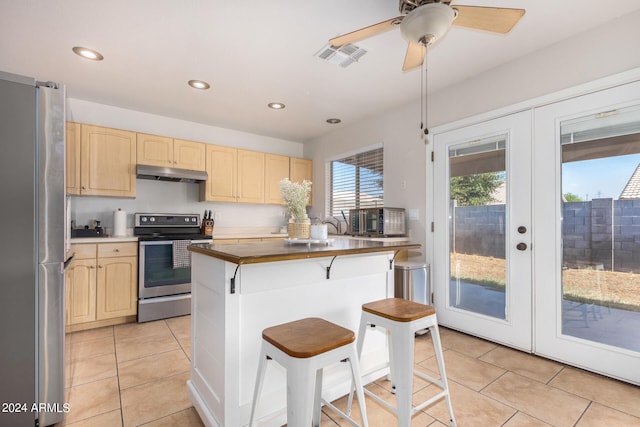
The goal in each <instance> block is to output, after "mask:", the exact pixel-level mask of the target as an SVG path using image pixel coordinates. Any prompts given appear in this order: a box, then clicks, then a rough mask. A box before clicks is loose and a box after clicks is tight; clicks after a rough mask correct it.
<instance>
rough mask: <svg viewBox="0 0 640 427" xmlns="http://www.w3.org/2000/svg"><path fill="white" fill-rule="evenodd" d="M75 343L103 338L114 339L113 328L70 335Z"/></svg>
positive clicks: (108, 327)
mask: <svg viewBox="0 0 640 427" xmlns="http://www.w3.org/2000/svg"><path fill="white" fill-rule="evenodd" d="M68 337H70V338H71V340H72V341H73V343H80V342H84V341H93V340H97V339H102V338H113V326H107V327H104V328H98V329H89V330H88V331H80V332H73V333H71V334H68Z"/></svg>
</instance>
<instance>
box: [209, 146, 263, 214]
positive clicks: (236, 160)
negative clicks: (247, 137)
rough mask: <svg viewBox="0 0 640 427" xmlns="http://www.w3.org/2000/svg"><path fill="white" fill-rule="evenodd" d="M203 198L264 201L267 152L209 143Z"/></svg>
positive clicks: (220, 200)
mask: <svg viewBox="0 0 640 427" xmlns="http://www.w3.org/2000/svg"><path fill="white" fill-rule="evenodd" d="M206 158H207V174H208V175H209V179H208V180H207V181H206V182H204V183H201V184H200V201H208V202H240V203H264V153H261V152H258V151H250V150H240V149H237V148H231V147H225V146H221V145H211V144H210V145H207V147H206Z"/></svg>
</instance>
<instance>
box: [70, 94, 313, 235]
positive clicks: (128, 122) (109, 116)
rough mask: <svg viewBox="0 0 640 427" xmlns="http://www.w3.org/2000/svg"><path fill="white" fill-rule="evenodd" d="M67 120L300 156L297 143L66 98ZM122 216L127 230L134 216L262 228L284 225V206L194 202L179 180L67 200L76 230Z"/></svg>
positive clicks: (194, 188)
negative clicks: (124, 194) (205, 218)
mask: <svg viewBox="0 0 640 427" xmlns="http://www.w3.org/2000/svg"><path fill="white" fill-rule="evenodd" d="M67 120H69V121H76V122H81V123H89V124H94V125H99V126H107V127H113V128H117V129H126V130H132V131H137V132H145V133H152V134H156V135H164V136H170V137H174V138H181V139H188V140H192V141H200V142H206V143H211V144H218V145H226V146H230V147H238V148H244V149H248V150H256V151H263V152H267V153H275V154H281V155H284V156H291V157H302V151H303V146H302V144H301V143H299V142H293V141H286V140H283V139H277V138H270V137H266V136H261V135H255V134H251V133H247V132H240V131H235V130H230V129H224V128H219V127H214V126H207V125H203V124H200V123H193V122H187V121H184V120H178V119H173V118H169V117H162V116H157V115H153V114H147V113H142V112H139V111H133V110H127V109H123V108H118V107H113V106H109V105H103V104H96V103H93V102H88V101H83V100H79V99H73V98H69V99H67ZM118 208H122V209H123V210H125V211H126V212H127V226H128V227H133V214H134V213H136V212H160V213H199V214H202V213H204V210H205V209H210V210H212V211H214V212H216V213H217V214H218V220H216V227H266V226H279V225H284V224H285V223H286V221H287V218H288V216H287V215H286V214H287V211H286V209H285V208H283V207H280V206H273V205H256V204H244V203H216V202H199V201H198V185H197V184H187V183H179V182H157V181H149V180H142V179H139V180H137V196H136V198H135V199H121V198H113V197H71V219H72V220H75V222H76V225H77V226H82V225H86V224H90V221H91V220H93V219H97V220H99V221H101V222H102V225H103V226H104V227H109V228H110V227H112V226H113V211H114V210H117V209H118Z"/></svg>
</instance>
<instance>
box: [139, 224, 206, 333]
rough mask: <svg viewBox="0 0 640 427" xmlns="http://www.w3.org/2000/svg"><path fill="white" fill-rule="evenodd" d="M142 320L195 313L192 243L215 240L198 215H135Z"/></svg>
mask: <svg viewBox="0 0 640 427" xmlns="http://www.w3.org/2000/svg"><path fill="white" fill-rule="evenodd" d="M134 234H135V235H136V236H138V241H139V243H138V244H139V249H138V263H139V265H138V322H148V321H151V320H158V319H166V318H168V317H175V316H182V315H185V314H189V313H191V263H190V260H191V256H190V253H189V252H188V250H187V249H186V248H187V247H188V246H189V245H190V244H191V243H211V241H212V238H211V236H205V235H203V234H201V230H200V215H198V214H147V213H137V214H135V228H134Z"/></svg>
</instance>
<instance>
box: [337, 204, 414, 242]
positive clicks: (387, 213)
mask: <svg viewBox="0 0 640 427" xmlns="http://www.w3.org/2000/svg"><path fill="white" fill-rule="evenodd" d="M347 234H351V235H352V236H368V237H390V236H405V235H406V234H407V229H406V221H405V211H404V209H403V208H363V209H349V224H348V231H347Z"/></svg>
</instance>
